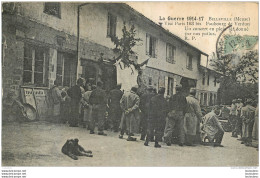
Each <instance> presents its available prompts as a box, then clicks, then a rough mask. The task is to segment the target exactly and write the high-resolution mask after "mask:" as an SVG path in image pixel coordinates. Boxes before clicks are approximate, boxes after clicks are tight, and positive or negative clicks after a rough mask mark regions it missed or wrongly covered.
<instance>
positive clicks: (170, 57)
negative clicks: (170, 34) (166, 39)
mask: <svg viewBox="0 0 260 178" xmlns="http://www.w3.org/2000/svg"><path fill="white" fill-rule="evenodd" d="M175 54H176V47H175V46H172V45H171V44H166V61H167V62H169V63H172V64H173V63H174V62H175Z"/></svg>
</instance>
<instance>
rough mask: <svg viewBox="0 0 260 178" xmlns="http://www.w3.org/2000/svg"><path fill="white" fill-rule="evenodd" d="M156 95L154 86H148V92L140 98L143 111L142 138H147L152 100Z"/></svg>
mask: <svg viewBox="0 0 260 178" xmlns="http://www.w3.org/2000/svg"><path fill="white" fill-rule="evenodd" d="M153 96H155V93H154V92H153V88H152V87H148V88H147V89H146V93H145V94H143V95H142V96H141V98H140V110H141V111H142V116H141V139H140V140H144V139H145V135H146V131H147V120H148V118H149V116H150V101H151V98H152V97H153Z"/></svg>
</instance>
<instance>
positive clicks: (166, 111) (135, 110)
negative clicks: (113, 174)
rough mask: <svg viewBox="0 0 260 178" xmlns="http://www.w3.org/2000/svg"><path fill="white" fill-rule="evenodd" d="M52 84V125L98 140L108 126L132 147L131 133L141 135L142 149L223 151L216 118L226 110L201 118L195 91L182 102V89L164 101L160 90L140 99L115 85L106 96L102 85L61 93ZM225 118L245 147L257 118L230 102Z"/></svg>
mask: <svg viewBox="0 0 260 178" xmlns="http://www.w3.org/2000/svg"><path fill="white" fill-rule="evenodd" d="M54 84H55V85H54V86H53V87H52V88H51V98H53V99H52V100H53V109H54V112H53V115H54V116H55V117H54V119H55V120H57V121H60V122H63V123H66V122H68V124H69V126H70V127H77V126H79V124H83V127H86V128H87V129H88V130H89V131H90V134H95V127H96V126H97V130H98V135H106V133H105V132H104V130H105V129H106V127H107V126H109V127H110V128H111V129H112V130H113V131H114V132H118V131H120V132H119V138H120V139H122V138H123V137H124V134H126V135H127V141H136V139H137V138H136V133H141V138H140V140H143V141H144V145H145V146H148V145H149V143H150V142H154V143H155V144H154V147H156V148H160V147H161V145H160V144H159V142H162V141H163V142H165V143H166V145H167V146H171V144H172V143H177V144H179V146H184V145H187V146H194V145H196V144H204V145H211V146H219V147H223V146H222V145H221V142H222V138H223V135H224V129H223V127H222V125H221V123H220V122H219V119H218V116H219V115H220V114H221V111H222V117H223V116H225V112H224V111H225V110H223V108H221V107H219V106H214V107H213V109H212V111H211V112H209V113H207V114H205V115H204V116H203V114H202V112H201V108H200V105H199V101H198V100H197V99H196V97H195V95H196V90H195V89H194V88H191V89H190V91H189V95H188V96H186V95H185V94H184V92H183V89H182V87H181V86H177V87H176V94H174V95H172V96H171V97H169V98H165V97H164V96H165V95H164V94H165V88H163V87H161V88H159V89H158V92H157V91H156V90H155V89H154V88H153V87H148V88H147V89H146V91H145V92H144V93H142V94H140V93H138V87H136V86H134V87H132V88H131V90H130V91H125V92H122V91H121V85H120V84H118V85H117V86H116V88H115V89H113V90H111V91H109V92H107V91H105V90H104V89H103V83H102V82H97V85H93V84H91V85H90V84H87V85H85V89H83V88H84V80H83V79H81V78H79V79H78V80H77V84H76V85H75V86H73V87H71V88H67V89H64V90H62V91H61V92H60V91H59V89H58V86H57V85H56V83H54ZM86 86H87V87H86ZM85 90H86V91H85ZM239 101H240V100H239ZM234 113H235V114H234ZM228 115H229V117H228V119H229V121H230V123H231V125H232V136H233V137H237V135H238V134H240V135H242V141H243V142H244V143H245V144H250V139H251V138H252V137H251V136H252V133H254V132H255V131H254V132H253V131H252V128H253V126H254V123H255V126H254V127H255V128H258V121H257V122H252V119H255V118H256V117H255V109H254V108H252V106H250V100H247V102H246V106H245V107H243V104H242V105H241V104H240V103H238V102H234V103H233V104H232V106H231V109H230V113H229V114H228ZM238 115H239V116H240V117H237V116H238ZM108 118H109V119H108ZM108 120H110V121H111V122H110V123H109V122H107V121H108ZM252 123H253V124H252ZM256 123H257V125H256ZM252 125H253V126H252ZM257 131H258V129H257Z"/></svg>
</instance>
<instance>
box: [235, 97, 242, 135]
mask: <svg viewBox="0 0 260 178" xmlns="http://www.w3.org/2000/svg"><path fill="white" fill-rule="evenodd" d="M236 106H237V111H236V126H235V133H234V137H237V135H241V137H242V118H241V117H240V116H241V109H242V107H243V106H244V105H243V103H242V99H237V104H236Z"/></svg>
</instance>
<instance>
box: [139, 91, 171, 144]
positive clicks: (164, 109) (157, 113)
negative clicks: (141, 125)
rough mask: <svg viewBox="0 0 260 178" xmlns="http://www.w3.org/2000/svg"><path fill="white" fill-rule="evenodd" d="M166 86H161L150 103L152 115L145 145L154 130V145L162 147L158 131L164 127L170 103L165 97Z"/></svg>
mask: <svg viewBox="0 0 260 178" xmlns="http://www.w3.org/2000/svg"><path fill="white" fill-rule="evenodd" d="M164 92H165V88H160V89H159V91H158V95H156V96H154V97H152V99H151V103H150V111H151V112H150V116H149V118H148V121H147V123H148V129H147V136H146V140H145V143H144V145H145V146H148V144H149V141H150V138H151V135H152V134H153V132H154V135H155V144H154V147H156V148H160V147H161V145H159V143H158V142H159V133H158V131H159V130H160V128H162V125H163V124H164V122H165V118H166V115H167V113H168V103H167V101H166V99H165V98H164Z"/></svg>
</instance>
